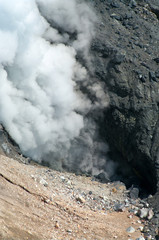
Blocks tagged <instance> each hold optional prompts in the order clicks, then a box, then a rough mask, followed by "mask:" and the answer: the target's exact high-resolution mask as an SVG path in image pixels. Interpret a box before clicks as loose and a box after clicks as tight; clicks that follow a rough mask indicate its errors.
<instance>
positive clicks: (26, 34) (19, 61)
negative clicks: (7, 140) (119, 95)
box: [0, 0, 108, 173]
mask: <svg viewBox="0 0 159 240" xmlns="http://www.w3.org/2000/svg"><path fill="white" fill-rule="evenodd" d="M95 21H96V16H95V14H94V13H93V11H92V10H91V8H90V6H88V5H87V4H86V3H84V2H82V1H78V0H77V1H76V0H69V1H66V0H14V1H11V0H5V1H4V0H0V122H1V123H2V124H3V125H4V127H5V128H6V129H7V131H8V132H9V134H10V135H11V136H12V138H13V139H14V140H15V141H16V142H17V144H18V145H19V146H20V148H21V151H22V152H23V154H25V155H26V156H29V157H31V158H32V159H34V160H36V161H39V162H41V161H46V162H49V163H50V165H51V166H53V167H55V168H58V169H62V168H63V167H66V168H68V169H69V170H77V171H79V172H81V171H82V172H83V171H85V172H93V171H94V173H95V172H96V170H98V171H99V172H100V170H101V169H103V168H105V167H106V165H107V164H106V152H107V146H106V144H104V143H103V142H102V141H101V140H99V133H98V127H97V124H96V121H95V120H94V119H93V117H92V116H93V114H94V113H95V112H98V113H99V112H100V109H102V108H103V107H106V106H107V104H108V98H107V95H106V93H105V87H104V85H102V84H101V83H96V81H95V79H94V80H93V78H90V74H89V71H90V69H91V68H92V66H91V57H90V55H89V48H90V44H91V40H92V38H93V36H94V34H95V32H94V23H95ZM91 71H92V70H91Z"/></svg>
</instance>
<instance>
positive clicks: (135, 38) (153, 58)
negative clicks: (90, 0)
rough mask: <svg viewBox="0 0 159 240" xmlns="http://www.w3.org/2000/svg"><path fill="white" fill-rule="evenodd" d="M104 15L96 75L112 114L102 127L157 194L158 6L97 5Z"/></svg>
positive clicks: (95, 44)
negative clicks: (101, 84)
mask: <svg viewBox="0 0 159 240" xmlns="http://www.w3.org/2000/svg"><path fill="white" fill-rule="evenodd" d="M94 5H95V8H96V11H97V12H98V13H100V16H99V17H100V20H99V23H98V26H97V38H96V39H95V40H94V42H93V44H92V52H93V55H94V56H95V58H94V66H95V74H96V76H97V78H98V79H100V80H101V81H103V82H105V84H106V86H107V90H108V93H109V97H110V105H109V108H108V109H107V110H106V111H105V119H104V122H103V123H102V124H101V125H102V126H101V127H102V129H105V132H104V134H103V136H105V137H106V140H107V141H108V143H109V145H110V146H113V147H112V150H113V151H114V150H115V149H116V150H117V151H119V152H120V153H121V154H122V157H123V158H124V159H126V161H128V162H129V163H130V164H131V165H132V166H133V168H134V171H135V172H136V174H138V176H139V177H140V178H141V179H143V181H146V184H149V186H150V188H151V190H152V192H155V191H156V186H157V181H158V178H159V171H158V161H157V157H158V148H159V142H158V139H159V114H158V112H159V63H158V57H159V31H158V28H159V21H158V16H157V13H156V12H157V10H154V9H158V3H157V1H152V2H151V4H149V3H148V1H99V0H97V1H95V4H94Z"/></svg>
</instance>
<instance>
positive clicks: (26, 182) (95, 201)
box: [0, 155, 152, 240]
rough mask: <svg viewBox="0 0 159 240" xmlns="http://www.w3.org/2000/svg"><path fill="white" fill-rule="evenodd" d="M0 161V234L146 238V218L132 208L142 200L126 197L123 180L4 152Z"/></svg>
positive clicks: (16, 238) (52, 239) (35, 238)
mask: <svg viewBox="0 0 159 240" xmlns="http://www.w3.org/2000/svg"><path fill="white" fill-rule="evenodd" d="M0 162H1V169H0V226H1V227H0V239H3V240H10V239H12V240H21V239H23V240H27V239H32V240H40V239H41V240H45V239H46V240H58V239H66V240H77V239H78V240H87V239H88V240H89V239H98V240H105V239H109V240H113V239H119V240H125V239H130V238H133V239H138V238H139V239H144V238H141V236H143V233H142V232H141V231H143V227H144V225H145V226H146V225H147V221H146V219H145V218H141V219H140V218H139V217H138V216H136V213H137V211H140V209H142V207H143V206H145V204H146V202H144V201H143V200H141V199H136V200H135V199H133V198H130V197H129V191H127V190H126V188H125V185H124V184H123V183H121V182H116V183H112V184H102V183H99V182H94V181H92V180H91V178H88V177H85V176H76V175H75V174H71V173H66V172H65V173H64V172H63V173H60V172H57V171H54V170H50V169H49V168H45V167H41V166H38V165H35V164H31V165H25V164H23V163H19V162H18V161H15V160H13V159H12V158H8V157H5V156H3V155H0ZM147 206H148V205H147ZM135 211H136V213H135ZM139 215H141V214H139ZM149 217H152V214H150V215H149ZM149 236H150V234H149ZM150 239H151V238H150Z"/></svg>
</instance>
